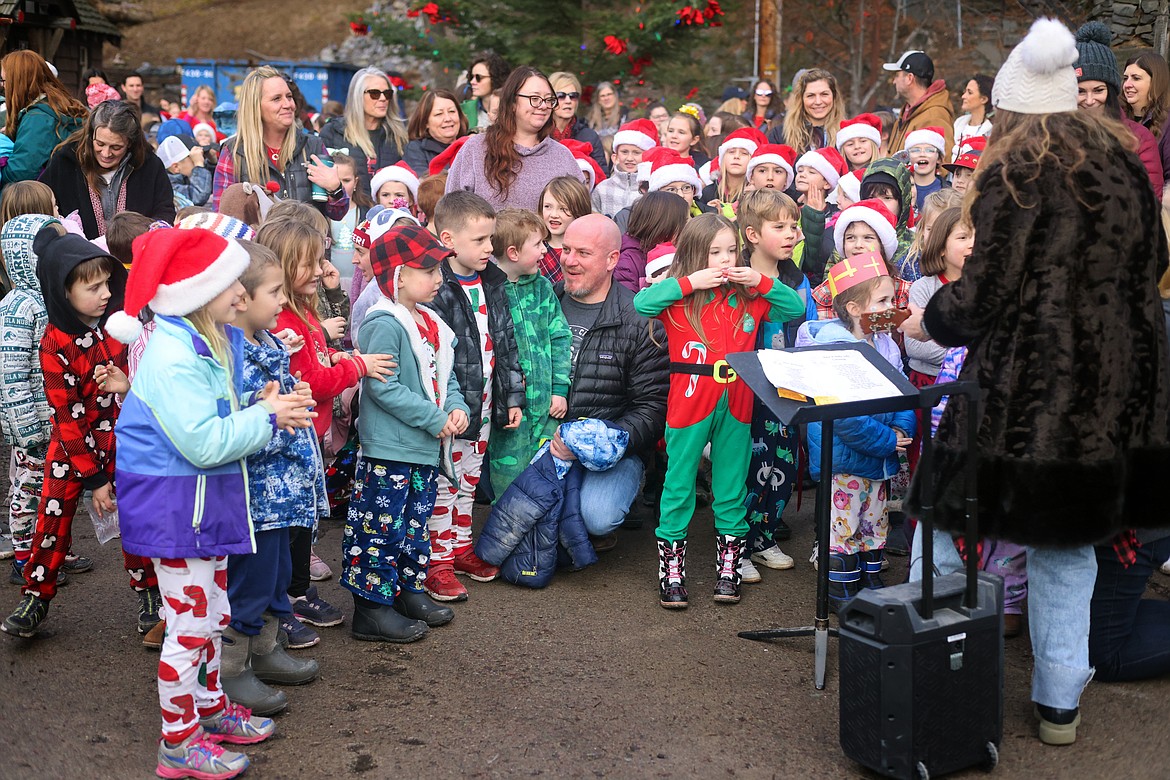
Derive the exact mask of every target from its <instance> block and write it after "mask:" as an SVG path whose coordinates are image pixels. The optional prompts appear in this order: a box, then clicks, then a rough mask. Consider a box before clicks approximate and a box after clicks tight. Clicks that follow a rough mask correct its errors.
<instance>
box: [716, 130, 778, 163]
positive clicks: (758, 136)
mask: <svg viewBox="0 0 1170 780" xmlns="http://www.w3.org/2000/svg"><path fill="white" fill-rule="evenodd" d="M766 143H768V138H767V136H765V135H764V134H763V133H761V132H760V131H759V130H757V129H756V128H754V127H741V128H739V129H738V130H732V131H731V132H730V133H728V134H727V137H726V138H724V139H723V143H721V144H719V154H717V155H716V157H722V156H723V155H724V154H725V153H726V152H727V151H728V150H730V149H743V150H745V151H747V153H748V154H755V153H756V150H757V149H759V148H760V147H761V146H763V145H764V144H766Z"/></svg>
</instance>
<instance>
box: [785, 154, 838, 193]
mask: <svg viewBox="0 0 1170 780" xmlns="http://www.w3.org/2000/svg"><path fill="white" fill-rule="evenodd" d="M805 166H807V167H809V168H812V169H813V170H814V171H816V172H817V173H819V174H820V175H821V176H824V177H825V182H827V183H828V185H829V189H830V190H834V189H836V188H837V182H838V181H840V180H841V177H842V176H844V175H845V174H847V173H849V166H848V165H846V163H845V158H844V157H842V156H841V153H840V152H838V151H837V150H836V149H834V148H832V147H831V146H826V147H825V148H824V149H814V150H812V151H811V152H805V153H804V154H803V155H801V158H800V159H799V160H797V161H796V167H797V168H801V167H805Z"/></svg>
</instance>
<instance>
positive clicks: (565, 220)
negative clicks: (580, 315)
mask: <svg viewBox="0 0 1170 780" xmlns="http://www.w3.org/2000/svg"><path fill="white" fill-rule="evenodd" d="M538 203H539V204H540V218H541V219H543V220H544V225H545V227H546V228H547V229H548V239H547V240H546V241H545V242H544V253H543V254H542V255H541V258H540V273H541V274H542V275H543V276H544V278H546V279H548V280H549V281H550V282H552V283H553V284H556V283H557V282H559V281H561V279H562V273H561V247H562V246H563V241H564V238H565V231H566V230H568V229H569V225H571V224H573V220H575V219H580V218H581V217H583V216H585V215H586V214H590V213H592V206H590V205H589V191H588V190H587V189H585V185H584V184H582V183H581V182H580V181H578V180H577V179H575V178H574V177H572V176H558V177H557V178H555V179H553V180H552V181H550V182H549V183H548V184H546V185H545V187H544V189H543V190H541V192H540V200H539V201H538Z"/></svg>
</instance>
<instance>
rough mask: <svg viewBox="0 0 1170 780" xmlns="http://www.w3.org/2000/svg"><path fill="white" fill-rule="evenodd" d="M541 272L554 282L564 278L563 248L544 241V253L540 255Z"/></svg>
mask: <svg viewBox="0 0 1170 780" xmlns="http://www.w3.org/2000/svg"><path fill="white" fill-rule="evenodd" d="M540 273H541V275H542V276H544V278H545V279H548V280H549V281H550V282H552V283H553V284H556V283H557V282H559V281H561V279H562V278H564V274H563V273H561V250H559V249H556V248H554V247H551V246H549V244H548V242H547V241H545V242H544V254H543V255H541V256H540Z"/></svg>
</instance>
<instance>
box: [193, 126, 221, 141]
mask: <svg viewBox="0 0 1170 780" xmlns="http://www.w3.org/2000/svg"><path fill="white" fill-rule="evenodd" d="M191 135H193V136H195V143H197V144H199V145H200V146H217V145H218V143H217V141H216V140H215V128H214V127H212V126H211V125H209V124H207V123H206V122H199V123H198V124H196V125H195V127H193V128H191Z"/></svg>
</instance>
